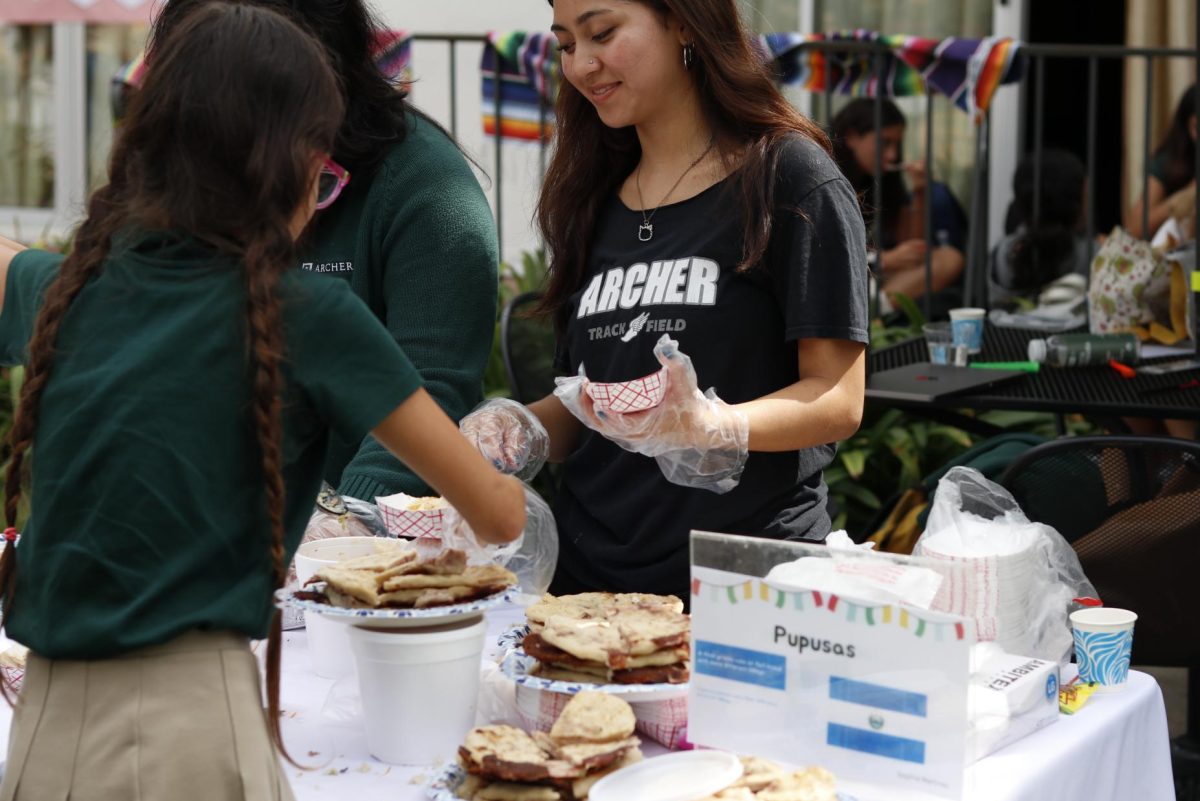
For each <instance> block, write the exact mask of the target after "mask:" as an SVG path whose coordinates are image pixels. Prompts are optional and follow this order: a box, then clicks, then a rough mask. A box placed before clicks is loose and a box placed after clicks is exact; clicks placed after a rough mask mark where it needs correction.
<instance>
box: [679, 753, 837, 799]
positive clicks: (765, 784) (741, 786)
mask: <svg viewBox="0 0 1200 801" xmlns="http://www.w3.org/2000/svg"><path fill="white" fill-rule="evenodd" d="M740 759H741V760H742V771H743V772H742V777H741V778H740V779H738V780H737V781H736V782H734V783H733V784H732V785H730V786H729V787H727V788H725V789H724V790H722V791H720V792H719V793H714V794H713V795H710V796H706V797H705V798H702V799H699V801H837V787H836V785H837V782H836V780H835V779H834V777H833V774H832V773H830V772H829V771H827V770H825V769H824V768H816V767H814V768H805V769H804V770H787V769H785V768H783V767H781V766H779V765H776V764H775V763H774V762H769V761H768V760H765V759H760V758H759V757H741V758H740Z"/></svg>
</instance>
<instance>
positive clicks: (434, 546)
mask: <svg viewBox="0 0 1200 801" xmlns="http://www.w3.org/2000/svg"><path fill="white" fill-rule="evenodd" d="M412 545H413V547H415V548H416V549H417V550H418V551H421V552H422V553H423V554H425V555H430V556H432V555H435V554H436V553H438V552H440V551H442V550H444V549H446V548H457V549H459V550H461V551H464V552H466V554H467V563H468V564H472V565H483V564H489V563H495V564H498V565H503V566H505V567H507V568H508V569H509V570H511V571H512V572H514V573H516V574H517V579H518V581H519V583H520V587H521V592H523V593H526V594H530V595H533V596H534V597H540V596H541V594H542V593H544V592H545V591H546V589H547V588H548V587H549V586H550V580H551V579H552V578H554V568H555V566H556V565H557V564H558V526H557V525H556V524H555V522H554V513H553V512H551V511H550V507H549V505H547V504H546V501H545V500H543V499H542V496H540V495H538V494H537V492H536V491H535V490H534V489H533V488H532V487H529V486H526V487H525V528H524V529H523V530H522V531H521V536H519V537H517V538H516V539H515V540H513V541H512V542H507V543H504V544H503V545H495V544H491V543H482V542H480V541H479V539H478V538H477V537H476V536H475V532H474V531H472V530H471V527H470V526H469V525H467V522H466V521H465V520H464V519H463V518H462V516H461V515H459V513H458V511H457V510H455V509H454V507H452V506H451V507H448V508H447V509H446V511H445V514H444V516H443V518H442V533H441V537H440V538H433V537H430V538H421V539H416V540H413V541H412Z"/></svg>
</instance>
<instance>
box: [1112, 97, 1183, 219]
mask: <svg viewBox="0 0 1200 801" xmlns="http://www.w3.org/2000/svg"><path fill="white" fill-rule="evenodd" d="M1146 169H1147V170H1148V171H1149V173H1150V181H1149V184H1148V187H1149V188H1148V189H1147V196H1146V197H1145V198H1142V197H1139V198H1138V200H1137V202H1136V203H1134V204H1133V207H1132V208H1130V209H1129V211H1128V212H1126V214H1125V222H1124V225H1125V230H1126V231H1128V232H1129V233H1131V234H1133V235H1134V236H1138V237H1141V238H1142V239H1149V238H1150V237H1151V236H1152V235H1153V234H1154V232H1155V231H1157V230H1158V229H1159V227H1160V226H1161V225H1162V224H1163V223H1165V222H1166V221H1167V220H1168V219H1170V218H1172V217H1176V218H1187V217H1189V214H1188V211H1189V210H1191V211H1192V213H1193V214H1194V213H1195V204H1196V85H1195V84H1192V86H1191V88H1189V89H1188V90H1187V91H1186V92H1184V93H1183V97H1181V98H1180V99H1179V105H1178V106H1176V107H1175V116H1174V117H1173V118H1172V120H1171V129H1170V130H1169V131H1167V135H1166V136H1165V137H1163V140H1162V142H1161V143H1159V145H1158V149H1157V150H1155V151H1154V156H1153V157H1152V158H1151V159H1150V164H1149V165H1148V166H1147V168H1146ZM1139 183H1140V182H1139ZM1147 202H1149V204H1150V213H1149V215H1148V218H1149V220H1148V221H1149V227H1147V228H1146V229H1145V230H1143V229H1142V207H1143V205H1144V204H1145V203H1147Z"/></svg>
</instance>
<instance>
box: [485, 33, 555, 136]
mask: <svg viewBox="0 0 1200 801" xmlns="http://www.w3.org/2000/svg"><path fill="white" fill-rule="evenodd" d="M479 71H480V73H481V74H482V75H483V132H484V134H485V135H487V136H495V135H496V116H497V108H499V117H500V136H501V138H503V139H515V140H518V141H526V142H531V141H532V142H536V141H539V140H541V139H546V138H549V136H550V133H551V131H552V130H553V127H554V126H553V122H554V99H555V98H556V97H557V96H558V87H559V84H560V83H561V80H562V64H561V62H560V60H559V55H558V42H557V41H556V40H555V38H554V37H553V36H552V35H551V34H548V33H525V32H523V31H512V32H509V33H497V32H494V31H493V32H492V33H489V34H488V37H487V43H486V44H485V45H484V48H483V59H482V62H481V63H480V67H479ZM497 75H499V79H498V80H497ZM497 86H498V87H499V98H498V99H497V92H496V88H497Z"/></svg>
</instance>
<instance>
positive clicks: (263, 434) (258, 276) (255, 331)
mask: <svg viewBox="0 0 1200 801" xmlns="http://www.w3.org/2000/svg"><path fill="white" fill-rule="evenodd" d="M293 250H294V248H293V244H292V241H291V238H290V237H286V238H284V239H282V240H279V241H275V242H262V241H260V242H255V243H254V247H253V249H252V250H248V251H247V252H246V261H247V263H248V264H262V265H286V264H288V262H285V261H280V260H279V259H278V258H277V257H276V258H272V257H273V256H278V255H282V254H291V253H292V252H293ZM271 251H275V253H272V252H271ZM279 274H280V271H279V270H277V269H261V270H251V269H248V270H246V271H245V273H244V275H245V279H246V299H247V309H246V312H247V320H248V323H249V324H248V326H247V331H248V333H249V339H250V358H251V361H252V362H253V364H254V377H253V379H252V386H253V401H254V403H253V415H254V430H255V435H256V436H257V438H258V446H259V449H260V450H261V451H262V469H263V480H264V485H265V487H266V493H267V514H268V517H269V519H270V525H271V546H270V547H271V567H272V570H273V572H274V576H273V578H274V581H273V582H272V588H273V589H278V588H280V587H282V586H283V585H284V582H285V581H286V579H287V558H286V555H285V553H284V545H283V504H284V487H283V471H282V463H283V456H282V453H281V450H282V447H283V424H282V417H283V414H282V413H283V409H282V405H283V404H282V400H281V397H282V394H283V372H282V370H280V361H281V360H282V358H283V325H282V319H281V304H280V302H279V297H278V294H277V293H276V287H277V284H278V282H279ZM282 650H283V624H282V616H281V614H280V612H279V610H275V614H274V615H273V616H272V618H271V633H270V635H269V636H268V637H267V721H268V725H269V728H270V732H271V739H272V740H274V742H275V747H276V748H278V749H279V752H280V753H281V754H283V756H284V757H285V758H286V759H287V760H288V762H291V763H292V764H293V765H297V763H296V761H295V760H294V759H292V757H291V755H290V754H289V753H288V751H287V748H285V747H284V744H283V735H282V732H281V731H280V729H279V716H280V708H279V662H280V657H281V656H282ZM297 767H300V766H299V765H297Z"/></svg>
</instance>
